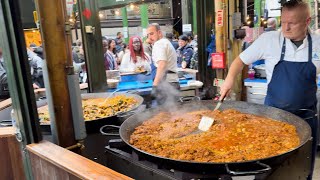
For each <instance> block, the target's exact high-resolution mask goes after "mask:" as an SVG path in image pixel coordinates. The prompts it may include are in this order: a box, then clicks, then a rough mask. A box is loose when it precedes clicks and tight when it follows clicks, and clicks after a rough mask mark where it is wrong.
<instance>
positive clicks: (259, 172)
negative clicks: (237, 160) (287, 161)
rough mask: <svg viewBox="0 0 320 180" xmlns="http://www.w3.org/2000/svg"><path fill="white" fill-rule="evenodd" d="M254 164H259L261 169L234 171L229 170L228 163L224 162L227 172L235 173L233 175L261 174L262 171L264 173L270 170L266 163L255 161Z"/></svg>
mask: <svg viewBox="0 0 320 180" xmlns="http://www.w3.org/2000/svg"><path fill="white" fill-rule="evenodd" d="M256 164H258V165H259V166H261V167H262V168H263V169H259V170H252V171H235V170H230V168H229V166H228V164H226V165H225V166H226V169H227V172H228V174H230V175H235V176H241V175H254V174H262V173H265V172H268V171H270V170H271V167H270V166H269V165H267V164H264V163H261V162H259V161H257V162H256Z"/></svg>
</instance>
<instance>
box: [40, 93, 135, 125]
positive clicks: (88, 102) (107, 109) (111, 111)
mask: <svg viewBox="0 0 320 180" xmlns="http://www.w3.org/2000/svg"><path fill="white" fill-rule="evenodd" d="M137 103H138V102H137V100H136V99H135V98H133V97H128V96H125V95H116V96H114V97H110V98H108V99H107V100H106V98H94V99H83V100H82V108H83V116H84V120H85V121H89V120H95V119H99V118H105V117H109V116H113V115H115V114H117V113H119V112H125V111H128V110H131V109H132V108H133V107H134V106H135V105H136V104H137ZM38 114H39V118H40V123H41V124H50V119H49V110H48V106H47V105H46V106H42V107H40V108H38Z"/></svg>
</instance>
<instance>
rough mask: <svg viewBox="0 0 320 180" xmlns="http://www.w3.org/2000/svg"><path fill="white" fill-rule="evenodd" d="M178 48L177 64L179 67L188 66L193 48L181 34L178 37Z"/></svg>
mask: <svg viewBox="0 0 320 180" xmlns="http://www.w3.org/2000/svg"><path fill="white" fill-rule="evenodd" d="M178 43H179V48H178V49H177V56H178V58H177V64H178V67H179V68H183V69H184V68H190V62H191V58H192V55H193V48H192V47H191V46H190V45H189V44H188V37H187V36H186V35H181V36H180V37H179V41H178Z"/></svg>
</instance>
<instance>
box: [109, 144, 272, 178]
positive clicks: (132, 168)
mask: <svg viewBox="0 0 320 180" xmlns="http://www.w3.org/2000/svg"><path fill="white" fill-rule="evenodd" d="M105 149H106V152H105V155H106V164H105V165H106V166H107V167H109V168H111V169H114V170H116V171H118V172H120V173H122V174H125V175H127V176H129V177H132V178H134V179H159V180H160V179H161V180H163V179H213V180H215V179H216V180H231V179H234V180H243V179H246V180H253V179H256V180H258V179H266V178H265V177H266V176H267V175H268V174H259V175H242V176H241V177H240V176H238V177H237V176H231V175H230V174H225V173H217V172H216V171H212V172H199V171H198V172H193V171H184V170H181V169H183V167H181V169H179V168H177V169H172V168H169V167H167V166H165V165H163V163H162V162H161V161H156V162H155V161H153V160H151V159H149V158H147V157H145V156H141V155H140V154H139V152H136V151H135V150H133V149H132V148H131V147H130V146H128V145H126V144H125V143H124V142H123V141H121V139H113V140H110V141H109V144H108V145H107V146H106V147H105Z"/></svg>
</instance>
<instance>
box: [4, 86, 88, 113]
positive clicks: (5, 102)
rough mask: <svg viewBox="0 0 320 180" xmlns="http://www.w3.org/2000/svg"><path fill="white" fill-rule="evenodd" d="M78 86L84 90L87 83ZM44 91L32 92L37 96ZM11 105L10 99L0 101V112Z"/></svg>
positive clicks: (41, 89)
mask: <svg viewBox="0 0 320 180" xmlns="http://www.w3.org/2000/svg"><path fill="white" fill-rule="evenodd" d="M79 86H80V90H82V89H86V88H88V83H82V84H80V85H79ZM45 91H46V89H45V88H39V89H35V90H34V93H35V94H38V93H42V92H45ZM11 104H12V100H11V98H9V99H6V100H4V101H1V102H0V110H3V109H5V108H7V107H9V106H11Z"/></svg>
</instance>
